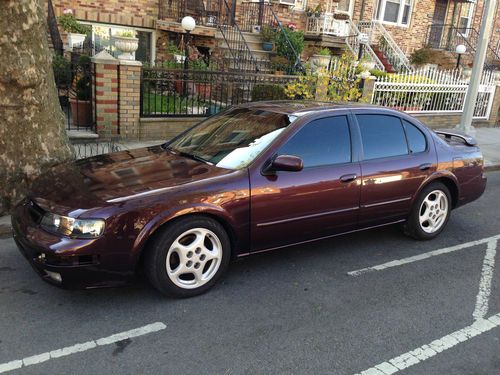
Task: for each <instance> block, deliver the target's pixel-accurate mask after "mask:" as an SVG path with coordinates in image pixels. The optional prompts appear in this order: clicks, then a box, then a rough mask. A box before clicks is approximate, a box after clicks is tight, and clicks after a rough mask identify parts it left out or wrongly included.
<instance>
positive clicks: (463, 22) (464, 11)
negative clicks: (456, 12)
mask: <svg viewBox="0 0 500 375" xmlns="http://www.w3.org/2000/svg"><path fill="white" fill-rule="evenodd" d="M474 5H475V4H474V2H470V3H462V6H461V8H460V18H459V20H458V29H459V30H460V32H461V33H463V34H464V35H465V36H467V35H469V29H470V27H471V26H472V20H473V18H474Z"/></svg>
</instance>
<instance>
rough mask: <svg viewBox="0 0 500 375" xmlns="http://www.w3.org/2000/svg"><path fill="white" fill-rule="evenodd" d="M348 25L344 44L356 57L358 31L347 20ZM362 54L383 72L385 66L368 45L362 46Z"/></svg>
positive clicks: (352, 23)
mask: <svg viewBox="0 0 500 375" xmlns="http://www.w3.org/2000/svg"><path fill="white" fill-rule="evenodd" d="M348 25H349V35H348V36H347V37H346V38H345V42H346V45H347V47H348V48H349V49H350V50H351V52H352V53H353V54H354V55H357V54H358V52H359V34H360V31H359V29H358V28H357V26H356V25H355V24H354V22H352V21H351V20H348ZM362 48H363V50H364V52H366V53H368V56H370V58H371V60H372V61H373V62H374V63H375V67H376V68H377V69H378V70H382V71H385V66H384V64H382V61H380V59H379V58H378V56H377V54H376V53H375V51H374V50H373V49H372V48H371V47H370V45H369V44H365V45H363V47H362Z"/></svg>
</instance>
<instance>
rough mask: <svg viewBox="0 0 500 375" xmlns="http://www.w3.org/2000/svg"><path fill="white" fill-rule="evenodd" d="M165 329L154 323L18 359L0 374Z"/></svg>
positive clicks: (3, 367)
mask: <svg viewBox="0 0 500 375" xmlns="http://www.w3.org/2000/svg"><path fill="white" fill-rule="evenodd" d="M165 328H167V326H166V325H165V324H163V323H161V322H157V323H152V324H148V325H145V326H143V327H139V328H136V329H132V330H130V331H125V332H120V333H116V334H114V335H111V336H108V337H103V338H100V339H97V340H91V341H87V342H84V343H81V344H75V345H72V346H67V347H65V348H62V349H56V350H52V351H50V352H46V353H42V354H37V355H34V356H31V357H26V358H24V359H18V360H15V361H10V362H7V363H2V364H0V374H3V373H5V372H9V371H13V370H17V369H20V368H21V367H26V366H31V365H37V364H40V363H42V362H46V361H48V360H50V359H54V358H60V357H65V356H68V355H71V354H75V353H79V352H84V351H86V350H90V349H94V348H96V347H98V346H104V345H109V344H113V343H115V342H119V341H122V340H126V339H130V338H133V337H138V336H143V335H147V334H149V333H153V332H157V331H161V330H163V329H165Z"/></svg>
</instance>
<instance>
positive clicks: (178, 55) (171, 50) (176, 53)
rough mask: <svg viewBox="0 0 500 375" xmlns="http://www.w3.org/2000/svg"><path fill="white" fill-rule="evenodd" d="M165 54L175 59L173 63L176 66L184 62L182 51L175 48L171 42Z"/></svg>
mask: <svg viewBox="0 0 500 375" xmlns="http://www.w3.org/2000/svg"><path fill="white" fill-rule="evenodd" d="M166 52H167V53H168V54H170V55H172V56H173V57H174V59H175V62H176V63H178V64H182V63H183V62H184V60H186V55H185V53H184V51H182V50H181V49H180V48H179V47H177V46H176V45H175V43H173V42H170V43H169V45H168V47H167V51H166Z"/></svg>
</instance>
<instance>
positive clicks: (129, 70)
mask: <svg viewBox="0 0 500 375" xmlns="http://www.w3.org/2000/svg"><path fill="white" fill-rule="evenodd" d="M141 69H142V63H141V62H139V61H131V60H120V75H119V77H120V87H119V89H120V90H119V93H120V95H119V104H120V105H119V116H120V122H119V123H120V137H121V138H127V139H138V138H139V136H140V132H139V118H140V107H141V106H140V100H141Z"/></svg>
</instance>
